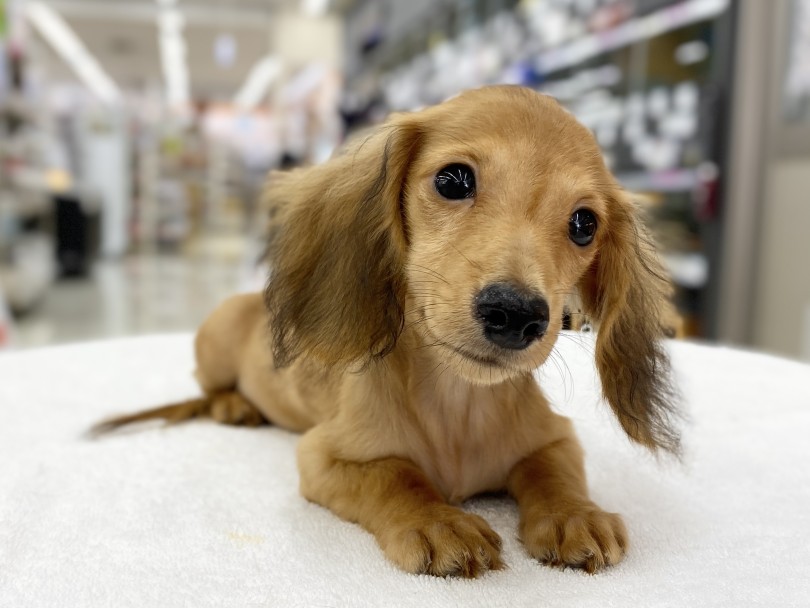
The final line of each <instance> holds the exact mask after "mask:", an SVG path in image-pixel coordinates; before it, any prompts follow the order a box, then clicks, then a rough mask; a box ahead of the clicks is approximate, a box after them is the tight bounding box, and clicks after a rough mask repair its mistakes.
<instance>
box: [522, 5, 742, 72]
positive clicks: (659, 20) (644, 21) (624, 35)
mask: <svg viewBox="0 0 810 608" xmlns="http://www.w3.org/2000/svg"><path fill="white" fill-rule="evenodd" d="M729 4H730V1H729V0H689V1H687V2H683V3H680V4H675V5H673V6H669V7H667V8H664V9H661V10H660V11H656V12H655V13H652V14H650V15H646V16H644V17H637V18H634V19H630V20H628V21H625V22H624V23H622V24H621V25H619V26H617V27H615V28H613V29H611V30H606V31H604V32H599V33H596V34H590V35H588V36H583V37H582V38H579V39H577V40H576V41H574V42H571V43H569V44H566V45H563V46H560V47H558V48H555V49H553V50H551V51H547V52H545V53H543V54H541V55H540V56H539V57H538V58H537V60H536V64H535V67H536V68H537V70H538V71H539V72H540V73H542V74H549V73H551V72H556V71H559V70H564V69H566V68H570V67H573V66H575V65H578V64H580V63H582V62H584V61H587V60H589V59H592V58H594V57H598V56H599V55H602V54H603V53H607V52H609V51H614V50H616V49H620V48H622V47H625V46H629V45H631V44H633V43H636V42H640V41H642V40H647V39H649V38H653V37H654V36H660V35H661V34H665V33H667V32H671V31H674V30H677V29H680V28H682V27H685V26H687V25H691V24H693V23H699V22H701V21H705V20H707V19H712V18H714V17H717V16H718V15H720V14H721V13H722V12H723V11H725V10H726V9H727V8H728V7H729Z"/></svg>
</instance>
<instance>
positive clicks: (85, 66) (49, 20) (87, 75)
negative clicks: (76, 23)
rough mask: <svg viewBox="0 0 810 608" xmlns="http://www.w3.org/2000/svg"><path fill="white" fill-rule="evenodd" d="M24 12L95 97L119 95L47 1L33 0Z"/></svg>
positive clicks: (109, 98)
mask: <svg viewBox="0 0 810 608" xmlns="http://www.w3.org/2000/svg"><path fill="white" fill-rule="evenodd" d="M26 16H27V17H28V20H29V21H30V22H31V23H32V24H33V26H34V27H35V28H36V29H37V30H39V33H40V34H41V35H42V37H43V38H45V40H47V41H48V43H49V44H50V45H51V46H52V47H53V48H54V50H56V52H57V53H59V55H61V57H62V58H63V59H64V60H65V62H66V63H67V64H68V65H69V66H70V68H71V69H72V70H73V71H74V72H75V73H76V75H77V76H78V77H79V80H81V81H82V82H83V83H84V84H85V86H86V87H87V88H88V89H90V90H91V91H92V92H93V94H94V95H96V97H98V98H99V99H100V100H101V101H103V102H105V103H114V102H116V101H119V100H120V99H121V91H120V89H119V88H118V86H117V85H116V84H115V82H113V80H112V78H110V77H109V76H108V75H107V73H106V72H105V71H104V69H103V68H102V67H101V66H100V65H99V63H98V61H96V58H95V57H93V55H91V54H90V51H88V50H87V47H85V46H84V43H83V42H82V41H81V40H80V39H79V37H78V36H77V35H76V33H75V32H74V31H73V30H72V29H71V27H70V26H69V25H68V24H67V23H66V22H65V20H64V19H62V16H61V15H59V13H57V12H56V11H54V10H53V9H52V8H51V7H49V6H48V5H47V4H44V3H42V2H32V3H30V4H29V5H28V6H27V8H26Z"/></svg>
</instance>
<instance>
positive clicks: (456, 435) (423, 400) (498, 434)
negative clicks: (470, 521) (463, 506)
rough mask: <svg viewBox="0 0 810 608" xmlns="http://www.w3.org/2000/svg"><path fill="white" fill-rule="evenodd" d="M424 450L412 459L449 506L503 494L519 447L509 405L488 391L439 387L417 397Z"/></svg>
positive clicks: (464, 387) (519, 441) (418, 451)
mask: <svg viewBox="0 0 810 608" xmlns="http://www.w3.org/2000/svg"><path fill="white" fill-rule="evenodd" d="M417 407H418V408H419V427H420V429H419V432H420V434H421V435H422V439H423V442H422V443H423V447H421V448H419V449H417V450H416V453H414V454H412V455H411V456H412V458H413V459H414V460H415V461H416V462H417V463H418V464H419V465H420V466H421V468H422V470H424V471H425V473H426V474H427V475H428V476H429V477H430V478H431V480H432V481H433V482H434V483H435V484H436V486H437V487H438V488H439V489H440V490H441V491H442V493H443V494H444V495H445V497H446V498H447V500H449V501H450V502H460V501H462V500H464V499H465V498H467V497H469V496H472V495H474V494H478V493H480V492H486V491H494V490H500V489H503V487H504V486H505V483H506V477H507V475H508V473H509V470H510V469H511V468H512V466H514V464H515V462H516V461H517V460H518V459H519V457H520V453H521V448H522V444H523V442H522V441H521V440H520V437H519V435H520V434H519V433H517V432H516V429H514V428H512V427H513V425H514V423H515V421H514V420H513V419H511V418H512V417H511V416H510V413H511V412H510V411H508V406H507V405H506V404H504V403H503V402H499V400H498V396H497V393H496V392H494V391H492V390H490V389H489V388H480V387H470V386H469V385H466V384H461V383H459V385H455V386H452V385H451V386H443V387H437V390H435V391H433V392H431V393H423V394H421V395H420V396H419V403H418V404H417Z"/></svg>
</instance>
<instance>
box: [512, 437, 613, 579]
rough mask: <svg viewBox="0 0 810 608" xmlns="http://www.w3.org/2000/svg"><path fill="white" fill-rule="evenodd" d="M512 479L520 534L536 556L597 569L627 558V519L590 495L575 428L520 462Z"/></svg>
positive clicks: (593, 569)
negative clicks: (623, 519) (609, 510)
mask: <svg viewBox="0 0 810 608" xmlns="http://www.w3.org/2000/svg"><path fill="white" fill-rule="evenodd" d="M508 483H509V492H510V493H511V494H512V495H513V496H514V497H515V498H516V499H517V501H518V505H519V507H520V537H521V539H522V540H523V544H524V545H525V546H526V549H527V550H528V551H529V553H530V554H531V555H532V556H533V557H535V558H536V559H538V560H540V561H541V562H543V563H545V564H550V565H554V566H573V567H578V568H584V569H585V570H586V571H587V572H590V573H593V572H596V571H597V570H600V569H601V568H604V567H605V566H610V565H613V564H616V563H618V562H619V561H621V559H622V557H624V553H625V550H626V548H627V531H626V529H625V527H624V523H623V522H622V520H621V517H619V516H618V515H617V514H615V513H606V512H605V511H602V510H601V509H600V508H599V507H598V506H597V505H596V504H594V503H593V502H592V501H591V500H590V498H589V497H588V488H587V485H586V482H585V468H584V466H583V454H582V448H581V447H580V445H579V443H578V442H577V439H576V437H575V436H574V434H573V431H571V432H570V433H569V434H568V435H566V436H564V437H563V438H561V439H558V440H556V441H553V442H551V443H549V444H548V445H546V446H545V447H543V448H541V449H539V450H537V451H536V452H534V453H532V454H530V455H529V456H528V457H526V458H524V459H523V460H521V461H520V462H519V463H518V464H517V465H515V467H514V468H513V469H512V471H511V472H510V474H509V482H508Z"/></svg>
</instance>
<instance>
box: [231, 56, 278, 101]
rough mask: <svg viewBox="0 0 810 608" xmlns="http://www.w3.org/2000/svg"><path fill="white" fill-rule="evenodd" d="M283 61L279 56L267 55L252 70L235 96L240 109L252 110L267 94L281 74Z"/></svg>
mask: <svg viewBox="0 0 810 608" xmlns="http://www.w3.org/2000/svg"><path fill="white" fill-rule="evenodd" d="M281 68H282V65H281V61H279V59H278V58H277V57H273V56H270V57H265V58H264V59H262V60H261V61H259V63H257V64H256V65H255V66H253V69H252V70H251V71H250V74H249V75H248V77H247V80H246V81H245V84H244V85H243V86H242V89H241V90H240V91H239V93H237V94H236V97H235V98H234V101H233V102H234V104H235V105H236V107H237V108H239V109H240V110H252V109H253V108H255V107H256V106H257V105H259V103H260V102H261V100H262V98H263V97H264V96H265V95H266V94H267V91H268V89H269V88H270V85H271V84H273V81H274V80H275V79H276V78H278V77H279V76H280V75H281Z"/></svg>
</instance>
